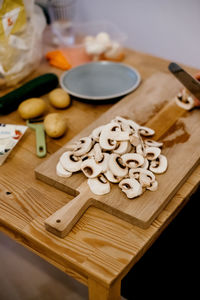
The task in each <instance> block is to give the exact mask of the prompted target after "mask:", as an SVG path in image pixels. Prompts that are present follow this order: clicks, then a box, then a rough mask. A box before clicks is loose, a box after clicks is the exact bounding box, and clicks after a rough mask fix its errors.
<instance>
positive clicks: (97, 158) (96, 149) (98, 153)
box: [93, 143, 103, 162]
mask: <svg viewBox="0 0 200 300" xmlns="http://www.w3.org/2000/svg"><path fill="white" fill-rule="evenodd" d="M93 149H94V159H95V161H96V162H99V161H101V160H102V159H103V153H102V150H101V147H100V145H99V143H96V144H95V145H94V147H93Z"/></svg>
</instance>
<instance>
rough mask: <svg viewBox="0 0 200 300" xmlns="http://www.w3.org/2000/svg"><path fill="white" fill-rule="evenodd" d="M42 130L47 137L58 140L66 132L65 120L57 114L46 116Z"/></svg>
mask: <svg viewBox="0 0 200 300" xmlns="http://www.w3.org/2000/svg"><path fill="white" fill-rule="evenodd" d="M44 129H45V131H46V133H47V135H48V136H50V137H52V138H58V137H60V136H62V135H63V134H64V133H65V132H66V130H67V123H66V119H65V118H64V117H63V116H62V115H61V114H59V113H52V114H48V115H47V116H46V117H45V119H44Z"/></svg>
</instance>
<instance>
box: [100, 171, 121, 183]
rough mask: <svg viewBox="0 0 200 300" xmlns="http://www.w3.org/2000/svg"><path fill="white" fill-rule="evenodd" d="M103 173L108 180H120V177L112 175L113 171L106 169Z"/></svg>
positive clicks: (115, 181)
mask: <svg viewBox="0 0 200 300" xmlns="http://www.w3.org/2000/svg"><path fill="white" fill-rule="evenodd" d="M104 175H105V177H106V178H107V179H108V180H109V181H110V182H113V183H118V182H120V181H121V180H122V177H119V176H115V175H113V173H112V172H111V171H110V170H107V171H106V172H105V173H104Z"/></svg>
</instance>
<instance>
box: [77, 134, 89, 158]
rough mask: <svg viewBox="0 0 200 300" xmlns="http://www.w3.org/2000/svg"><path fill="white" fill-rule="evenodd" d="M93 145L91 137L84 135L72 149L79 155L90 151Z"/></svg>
mask: <svg viewBox="0 0 200 300" xmlns="http://www.w3.org/2000/svg"><path fill="white" fill-rule="evenodd" d="M92 146H93V141H92V139H91V137H84V138H81V139H80V140H79V143H78V144H77V147H76V149H75V150H74V155H75V156H81V155H84V154H86V153H87V152H89V151H90V149H91V148H92Z"/></svg>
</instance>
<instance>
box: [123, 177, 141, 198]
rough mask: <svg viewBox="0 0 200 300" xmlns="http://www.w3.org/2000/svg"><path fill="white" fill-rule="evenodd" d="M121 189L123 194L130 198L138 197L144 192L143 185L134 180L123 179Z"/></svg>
mask: <svg viewBox="0 0 200 300" xmlns="http://www.w3.org/2000/svg"><path fill="white" fill-rule="evenodd" d="M119 187H120V188H121V189H122V192H124V193H125V194H126V196H127V197H128V198H135V197H138V196H140V195H141V194H142V192H143V191H142V186H141V184H140V183H139V182H138V181H137V180H136V179H134V178H125V179H122V180H121V181H120V183H119Z"/></svg>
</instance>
